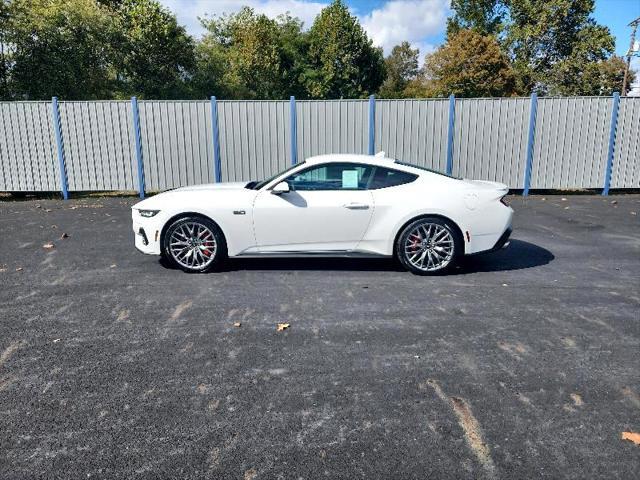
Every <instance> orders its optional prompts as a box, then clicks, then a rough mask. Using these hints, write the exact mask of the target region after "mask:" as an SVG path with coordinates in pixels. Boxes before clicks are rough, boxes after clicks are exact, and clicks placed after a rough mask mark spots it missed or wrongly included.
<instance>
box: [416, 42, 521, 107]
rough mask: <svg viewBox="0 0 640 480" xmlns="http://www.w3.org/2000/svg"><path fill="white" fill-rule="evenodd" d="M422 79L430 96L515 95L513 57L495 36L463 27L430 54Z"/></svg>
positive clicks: (423, 86)
mask: <svg viewBox="0 0 640 480" xmlns="http://www.w3.org/2000/svg"><path fill="white" fill-rule="evenodd" d="M421 80H422V88H423V89H424V91H423V94H424V96H427V97H439V96H445V95H449V94H451V93H453V94H454V95H456V96H459V97H496V96H511V95H513V94H514V93H515V85H516V77H515V74H514V71H513V68H512V67H511V64H510V63H509V59H508V58H507V56H506V55H505V54H504V52H502V50H501V49H500V46H499V45H498V42H497V41H496V40H495V38H493V37H491V36H486V35H481V34H480V33H478V32H475V31H473V30H459V31H458V32H457V33H455V34H452V35H451V36H450V37H449V39H448V41H447V43H446V44H444V45H443V46H441V47H440V48H438V49H437V50H436V51H435V52H433V53H432V54H430V55H427V58H426V60H425V65H424V71H423V77H422V79H421Z"/></svg>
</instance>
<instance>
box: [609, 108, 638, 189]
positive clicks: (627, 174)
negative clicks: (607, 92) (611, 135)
mask: <svg viewBox="0 0 640 480" xmlns="http://www.w3.org/2000/svg"><path fill="white" fill-rule="evenodd" d="M611 188H640V98H621V99H620V110H619V112H618V129H617V132H616V149H615V154H614V157H613V173H612V175H611Z"/></svg>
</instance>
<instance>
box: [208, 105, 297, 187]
mask: <svg viewBox="0 0 640 480" xmlns="http://www.w3.org/2000/svg"><path fill="white" fill-rule="evenodd" d="M290 118H291V115H290V113H289V102H288V101H235V100H224V101H218V130H219V135H220V164H221V167H222V181H223V182H227V181H246V180H260V179H265V178H268V177H270V176H272V175H275V174H276V173H277V172H279V171H281V170H284V169H285V168H286V167H287V166H289V165H290V164H291V154H290V146H289V145H290V144H289V142H290V141H291V140H290V139H291V137H290Z"/></svg>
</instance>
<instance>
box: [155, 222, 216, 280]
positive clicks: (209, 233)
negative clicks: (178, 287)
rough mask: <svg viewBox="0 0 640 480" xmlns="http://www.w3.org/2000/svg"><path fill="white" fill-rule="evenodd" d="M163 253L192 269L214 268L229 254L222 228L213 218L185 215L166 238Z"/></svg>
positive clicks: (204, 269) (172, 260)
mask: <svg viewBox="0 0 640 480" xmlns="http://www.w3.org/2000/svg"><path fill="white" fill-rule="evenodd" d="M162 250H163V255H164V256H165V258H167V259H168V260H169V261H170V262H171V263H173V264H174V265H175V266H176V267H178V268H180V269H182V270H184V271H185V272H189V273H200V272H207V271H210V270H212V269H213V268H214V267H215V266H216V265H218V264H219V263H220V261H222V260H223V258H224V257H225V255H226V244H225V240H224V236H223V235H222V232H221V231H220V228H218V226H217V225H216V224H215V223H214V222H212V221H211V220H209V219H206V218H202V217H184V218H179V219H177V220H175V221H174V222H173V223H172V224H171V225H170V226H169V228H168V229H167V231H166V233H165V235H164V240H163V249H162Z"/></svg>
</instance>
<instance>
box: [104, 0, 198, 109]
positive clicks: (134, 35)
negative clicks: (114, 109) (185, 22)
mask: <svg viewBox="0 0 640 480" xmlns="http://www.w3.org/2000/svg"><path fill="white" fill-rule="evenodd" d="M110 3H112V4H113V5H114V6H116V7H117V10H115V11H116V13H117V16H118V20H119V23H118V27H119V29H118V32H117V34H116V35H114V38H113V42H114V53H115V55H114V57H113V64H114V67H115V69H116V70H117V79H118V89H119V92H118V94H119V95H120V96H123V95H124V96H130V95H132V94H136V95H139V96H141V97H143V98H181V97H184V96H185V95H186V91H187V86H186V81H187V79H188V78H189V77H190V75H191V71H192V69H193V68H194V66H195V54H194V42H193V39H192V38H191V37H190V36H189V35H187V33H186V31H185V29H184V27H182V26H181V25H178V22H177V20H176V17H175V15H174V14H173V13H172V12H170V11H169V10H167V9H166V8H164V7H162V6H161V5H160V4H159V3H158V2H157V1H155V0H123V1H121V2H110ZM118 5H119V6H118Z"/></svg>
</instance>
